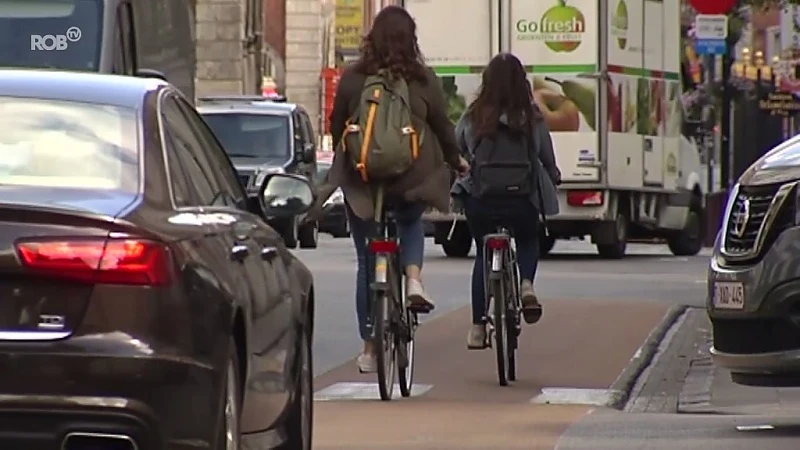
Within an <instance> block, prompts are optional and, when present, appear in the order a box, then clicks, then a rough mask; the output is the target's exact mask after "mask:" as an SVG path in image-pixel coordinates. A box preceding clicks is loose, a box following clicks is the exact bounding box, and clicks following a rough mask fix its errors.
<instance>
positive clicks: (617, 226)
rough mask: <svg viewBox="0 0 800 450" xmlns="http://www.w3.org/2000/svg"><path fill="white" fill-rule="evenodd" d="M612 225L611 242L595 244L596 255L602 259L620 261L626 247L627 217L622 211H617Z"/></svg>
mask: <svg viewBox="0 0 800 450" xmlns="http://www.w3.org/2000/svg"><path fill="white" fill-rule="evenodd" d="M613 224H614V225H613V226H614V233H613V235H614V239H613V242H610V243H607V244H597V253H598V254H599V255H600V257H601V258H603V259H622V258H624V257H625V249H626V248H627V247H628V216H627V215H626V214H625V212H624V211H617V217H616V218H614V222H613Z"/></svg>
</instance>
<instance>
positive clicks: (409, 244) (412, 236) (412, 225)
mask: <svg viewBox="0 0 800 450" xmlns="http://www.w3.org/2000/svg"><path fill="white" fill-rule="evenodd" d="M423 212H425V205H424V204H422V203H401V204H397V205H396V208H395V213H396V214H395V220H396V221H397V234H398V236H399V238H400V251H401V257H402V258H403V261H401V264H402V266H403V268H405V267H406V266H409V265H412V266H418V267H419V268H420V269H421V268H422V256H423V254H424V253H425V231H424V230H423V227H422V213H423ZM347 220H349V221H350V235H351V236H352V238H353V244H354V246H355V248H356V259H357V261H358V268H357V269H356V316H357V317H358V331H359V333H360V335H361V339H364V340H367V339H369V338H370V333H369V328H367V312H368V310H369V304H368V302H369V270H368V267H367V250H368V249H367V240H368V239H369V237H370V236H372V235H373V233H374V230H375V222H373V221H371V220H364V219H361V218H360V217H358V216H356V215H355V214H353V210H351V209H350V206H349V205H348V206H347Z"/></svg>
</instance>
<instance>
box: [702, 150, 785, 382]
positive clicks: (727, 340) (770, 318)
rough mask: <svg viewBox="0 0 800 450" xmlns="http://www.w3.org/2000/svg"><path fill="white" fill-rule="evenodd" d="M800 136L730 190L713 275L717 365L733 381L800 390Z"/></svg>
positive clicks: (711, 312) (710, 282) (710, 301)
mask: <svg viewBox="0 0 800 450" xmlns="http://www.w3.org/2000/svg"><path fill="white" fill-rule="evenodd" d="M799 200H800V137H795V138H793V139H791V140H788V141H786V142H784V143H782V144H780V145H779V146H777V147H776V148H774V149H773V150H771V151H770V152H769V153H767V154H766V155H765V156H763V157H762V158H761V159H759V160H758V161H757V162H756V163H754V164H753V165H752V166H751V167H750V168H749V169H748V170H747V171H746V172H745V173H744V174H743V175H742V176H741V178H740V179H739V182H738V183H737V184H736V186H734V187H733V189H732V191H731V193H730V196H729V198H728V204H727V207H726V208H725V213H724V216H723V223H722V229H721V231H720V233H719V235H718V236H717V240H716V243H715V245H714V252H713V256H712V258H711V263H710V267H709V271H708V299H707V309H708V315H709V317H710V318H711V322H712V325H713V334H714V346H713V348H712V355H713V357H714V362H715V363H716V364H717V365H718V366H720V367H724V368H727V369H729V370H730V371H731V373H732V378H733V381H734V382H736V383H739V384H746V385H753V386H800V215H798V212H800V210H798V201H799Z"/></svg>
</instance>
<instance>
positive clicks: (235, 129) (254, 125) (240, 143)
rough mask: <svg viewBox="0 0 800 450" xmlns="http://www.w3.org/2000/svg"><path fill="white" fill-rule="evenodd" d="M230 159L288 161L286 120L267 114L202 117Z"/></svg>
mask: <svg viewBox="0 0 800 450" xmlns="http://www.w3.org/2000/svg"><path fill="white" fill-rule="evenodd" d="M202 116H203V118H204V119H205V121H206V123H207V124H208V126H209V127H210V128H211V130H212V131H213V132H214V134H215V135H216V136H217V139H219V141H220V143H221V144H222V146H223V147H224V148H225V151H226V152H227V153H228V156H230V157H231V158H264V159H271V158H284V159H285V158H288V157H289V155H290V152H289V150H290V145H291V138H292V136H291V133H290V132H289V118H288V117H286V116H280V115H270V114H247V113H229V112H224V113H211V112H206V113H203V114H202Z"/></svg>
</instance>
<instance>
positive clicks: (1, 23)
mask: <svg viewBox="0 0 800 450" xmlns="http://www.w3.org/2000/svg"><path fill="white" fill-rule="evenodd" d="M102 17H103V1H102V0H0V66H5V67H38V68H55V69H66V70H86V71H97V70H98V68H99V60H100V42H101V36H102V33H101V32H102V29H103V27H102Z"/></svg>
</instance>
